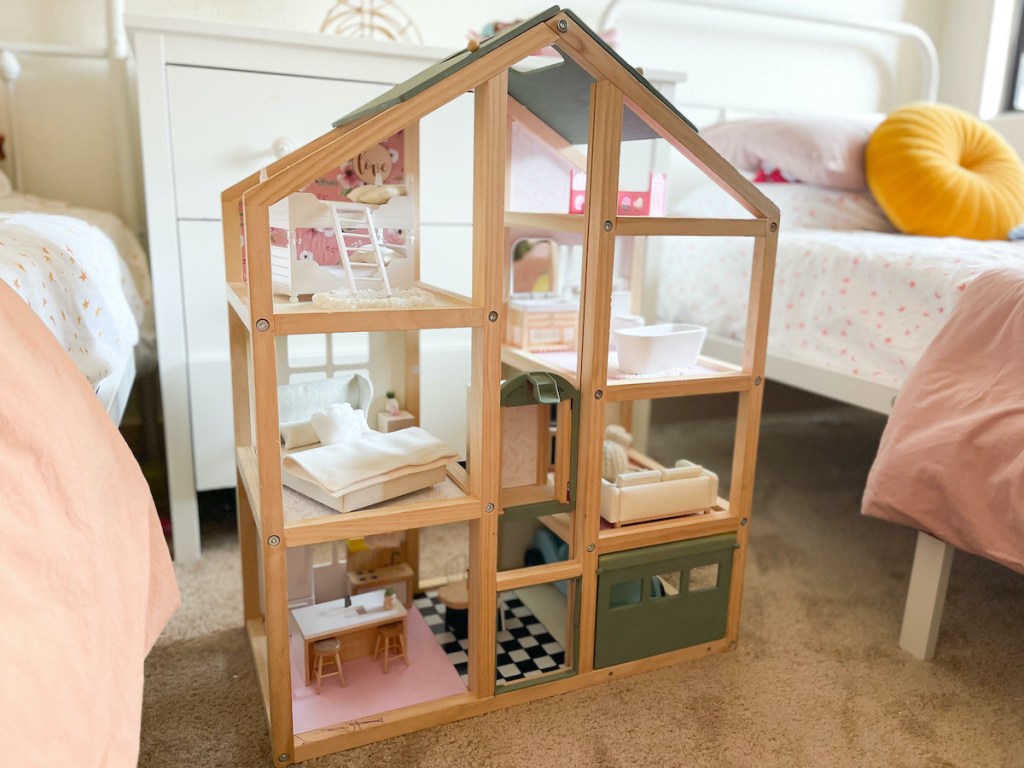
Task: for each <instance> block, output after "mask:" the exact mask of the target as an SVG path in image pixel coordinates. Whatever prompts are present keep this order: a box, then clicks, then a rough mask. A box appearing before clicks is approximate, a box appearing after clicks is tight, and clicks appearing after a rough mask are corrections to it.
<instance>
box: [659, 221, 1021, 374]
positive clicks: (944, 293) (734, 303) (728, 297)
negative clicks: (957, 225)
mask: <svg viewBox="0 0 1024 768" xmlns="http://www.w3.org/2000/svg"><path fill="white" fill-rule="evenodd" d="M660 240H661V241H662V244H661V245H660V246H659V245H652V248H653V249H659V250H655V251H654V254H655V258H657V260H658V270H659V271H658V304H657V309H658V315H659V318H663V319H665V320H671V321H675V322H695V323H700V324H702V325H706V326H707V327H708V330H709V331H710V332H712V333H716V334H719V335H722V336H725V337H728V338H732V339H742V338H743V335H744V328H745V325H746V308H747V298H748V288H747V286H748V284H749V280H750V264H751V254H752V252H753V248H752V245H751V241H750V240H749V239H742V240H741V239H735V238H682V237H675V238H660ZM1000 266H1016V267H1018V268H1024V243H1015V242H1009V241H1007V242H980V241H975V240H961V239H958V238H933V237H913V236H910V235H898V234H888V233H881V232H847V231H836V230H820V229H789V230H787V229H786V228H785V217H783V227H782V231H781V232H780V236H779V245H778V256H777V262H776V270H775V290H774V295H773V297H772V315H771V325H770V327H769V336H768V348H769V351H770V352H772V353H775V354H779V355H784V356H786V357H790V358H793V359H795V360H799V361H801V362H805V363H809V364H811V365H814V366H817V367H820V368H826V369H829V370H833V371H837V372H839V373H844V374H849V375H852V376H856V377H858V378H862V379H868V380H872V381H876V382H879V383H881V384H885V385H889V386H897V387H898V386H900V385H901V384H902V383H903V380H904V379H905V378H906V375H907V373H908V372H909V371H910V369H911V368H912V367H913V366H914V364H915V363H916V362H917V360H918V358H919V357H920V356H921V353H922V352H923V351H924V349H925V347H927V346H928V344H929V343H930V342H931V340H932V339H933V338H934V337H935V335H936V334H937V333H938V331H939V329H940V328H941V327H942V326H943V324H944V323H945V320H946V317H947V315H948V313H949V312H950V310H951V309H952V308H953V305H954V304H955V302H956V301H957V298H958V297H959V296H960V293H961V292H962V291H963V290H964V288H965V287H966V286H967V285H968V284H969V283H970V282H971V281H972V280H974V278H976V277H977V276H978V275H980V274H981V273H982V272H985V271H986V270H988V269H991V268H993V267H1000Z"/></svg>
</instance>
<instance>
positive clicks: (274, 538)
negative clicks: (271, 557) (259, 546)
mask: <svg viewBox="0 0 1024 768" xmlns="http://www.w3.org/2000/svg"><path fill="white" fill-rule="evenodd" d="M280 543H281V537H280V536H277V535H276V534H275V535H274V536H271V537H270V538H269V539H267V544H269V545H270V546H272V547H276V546H277V545H278V544H280Z"/></svg>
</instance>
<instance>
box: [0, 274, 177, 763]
mask: <svg viewBox="0 0 1024 768" xmlns="http://www.w3.org/2000/svg"><path fill="white" fill-rule="evenodd" d="M0 372H2V374H0V375H2V379H3V383H2V389H0V391H2V393H3V396H2V397H0V512H2V515H0V519H2V521H3V534H2V535H0V622H2V625H0V626H2V631H0V670H2V677H0V741H2V742H3V743H4V744H5V745H6V746H5V758H6V762H8V763H10V764H12V765H24V766H30V765H31V766H75V768H85V767H89V768H91V767H92V766H134V765H135V764H136V762H137V760H138V751H139V727H140V722H141V711H142V682H143V659H144V658H145V656H146V654H147V653H148V651H149V649H150V647H151V646H152V645H153V643H154V641H155V640H156V638H157V635H158V634H159V633H160V631H161V629H162V628H163V626H164V624H165V623H166V621H167V619H168V618H169V617H170V615H171V614H172V613H173V612H174V610H175V609H176V608H177V606H178V602H179V598H178V589H177V585H176V583H175V580H174V572H173V570H172V568H171V562H170V557H169V555H168V552H167V545H166V544H165V543H164V540H163V535H162V534H161V531H160V524H159V521H158V519H157V516H156V510H155V509H154V507H153V500H152V497H151V496H150V492H149V488H148V486H147V485H146V481H145V479H144V478H143V476H142V472H141V471H140V470H139V466H138V464H137V463H136V461H135V459H134V458H133V456H132V454H131V452H130V451H129V449H128V446H127V445H125V443H124V441H123V440H122V439H121V436H120V434H119V433H118V431H117V429H116V428H115V427H114V424H113V422H112V421H111V420H110V417H109V416H108V415H107V413H106V412H105V410H104V409H103V407H102V406H101V405H100V402H99V401H98V400H97V398H96V396H95V395H94V394H93V391H92V388H91V387H90V386H89V383H88V381H87V380H86V378H85V377H84V376H83V375H82V374H81V373H80V372H79V370H78V369H77V368H76V367H75V365H74V363H73V362H72V360H71V358H70V357H69V356H68V355H67V353H66V352H65V351H64V350H63V349H62V348H61V347H60V345H59V344H58V342H57V341H56V339H55V338H54V336H53V334H52V333H51V332H50V331H49V330H48V329H47V328H46V326H45V325H44V324H43V323H42V321H40V320H39V318H38V317H37V316H36V315H35V314H34V313H33V312H32V310H31V309H30V308H29V307H28V305H27V304H26V303H25V301H24V300H23V299H21V298H20V297H19V296H18V295H17V294H16V293H15V292H14V291H13V290H11V288H10V287H8V286H7V285H6V284H5V283H3V282H0Z"/></svg>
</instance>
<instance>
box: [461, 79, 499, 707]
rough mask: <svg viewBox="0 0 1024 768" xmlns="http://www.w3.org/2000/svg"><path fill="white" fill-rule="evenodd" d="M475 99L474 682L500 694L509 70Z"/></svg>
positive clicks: (484, 692)
mask: <svg viewBox="0 0 1024 768" xmlns="http://www.w3.org/2000/svg"><path fill="white" fill-rule="evenodd" d="M475 99H476V106H475V110H474V119H473V120H474V140H473V155H474V157H473V303H474V304H475V305H480V306H483V308H484V310H485V311H486V312H488V322H486V323H485V324H484V325H483V326H482V327H480V328H474V329H473V362H472V383H471V387H470V398H469V400H470V408H469V424H468V425H467V427H468V428H467V434H468V440H469V445H468V446H467V451H468V453H469V469H470V488H471V492H472V495H474V496H476V497H477V498H479V499H480V501H481V503H482V505H483V513H482V515H481V517H480V518H479V519H478V520H476V521H474V522H473V523H472V524H471V526H470V542H471V545H470V580H469V601H470V620H471V624H470V632H469V648H470V662H469V680H470V687H471V688H472V689H473V690H475V691H476V693H477V695H478V696H481V697H484V696H492V695H493V694H494V665H495V654H494V648H495V626H494V622H495V611H496V610H497V608H496V596H497V595H496V590H497V583H496V564H497V560H498V514H499V512H498V483H499V476H500V450H501V445H500V440H499V436H500V435H501V413H500V408H499V403H500V397H501V335H502V328H503V327H504V324H503V317H504V307H503V305H502V269H501V265H502V264H503V263H504V260H505V256H506V254H505V217H504V211H505V170H506V164H505V158H506V147H507V144H508V73H507V72H502V73H501V74H499V75H497V76H496V77H492V78H491V79H490V80H488V81H487V82H485V83H482V84H481V85H479V86H477V88H476V95H475Z"/></svg>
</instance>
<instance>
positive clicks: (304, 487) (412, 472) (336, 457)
mask: <svg viewBox="0 0 1024 768" xmlns="http://www.w3.org/2000/svg"><path fill="white" fill-rule="evenodd" d="M372 399H373V386H372V384H371V383H370V380H369V378H367V377H366V376H365V375H364V374H362V373H358V372H354V373H350V374H347V375H344V376H337V377H334V378H330V379H321V380H318V381H312V382H303V383H299V384H282V385H281V386H279V387H278V411H279V417H280V420H281V436H282V442H283V443H284V447H283V448H282V471H281V476H282V481H283V483H284V485H285V486H287V487H289V488H291V489H292V490H295V491H298V492H299V493H302V494H304V495H306V496H308V497H310V498H312V499H314V500H316V501H318V502H320V503H321V504H324V505H326V506H328V507H330V508H332V509H335V510H337V511H339V512H352V511H354V510H357V509H362V508H364V507H368V506H370V505H372V504H377V503H379V502H382V501H387V500H388V499H393V498H396V497H398V496H403V495H405V494H407V493H412V492H413V491H418V490H421V489H423V488H428V487H430V486H432V485H435V484H437V483H441V482H444V480H445V478H446V476H447V469H446V468H447V465H448V464H449V463H450V462H452V461H455V460H456V459H457V458H458V454H457V453H456V452H455V451H454V450H452V449H451V448H449V447H448V446H447V445H445V444H444V443H443V442H442V441H440V440H438V439H437V438H436V437H434V436H433V435H430V434H429V433H428V432H426V431H424V430H422V429H419V428H417V427H410V428H408V429H405V430H399V431H397V432H390V433H381V432H376V431H374V430H372V429H370V428H369V427H365V428H364V429H363V435H362V436H361V437H358V438H356V439H354V440H352V441H351V442H347V443H343V444H332V445H323V444H322V443H320V442H319V438H318V437H317V436H316V432H315V430H313V428H312V426H311V423H310V422H311V419H312V417H313V415H314V414H315V413H316V412H318V411H321V410H323V409H325V408H329V407H330V406H333V405H335V404H348V405H351V406H352V408H353V409H358V411H361V412H362V414H365V413H366V410H367V408H368V407H369V404H370V402H371V400H372ZM358 411H357V412H358ZM359 418H361V419H362V420H363V424H364V425H365V416H362V415H361V414H360V417H359ZM317 452H319V453H317ZM325 466H326V467H327V475H329V476H336V477H343V478H344V480H343V481H339V486H338V487H337V488H336V487H335V486H332V485H330V484H329V483H327V484H325V483H324V482H323V478H324V473H323V472H322V471H318V469H321V470H322V469H323V468H324V467H325Z"/></svg>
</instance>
